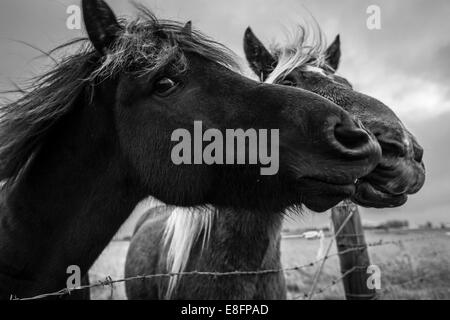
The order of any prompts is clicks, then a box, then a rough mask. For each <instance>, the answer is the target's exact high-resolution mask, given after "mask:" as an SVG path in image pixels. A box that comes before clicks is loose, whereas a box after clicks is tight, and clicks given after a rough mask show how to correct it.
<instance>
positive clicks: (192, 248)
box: [125, 27, 425, 299]
mask: <svg viewBox="0 0 450 320" xmlns="http://www.w3.org/2000/svg"><path fill="white" fill-rule="evenodd" d="M311 30H312V31H308V30H306V29H303V28H301V29H299V32H298V33H297V34H296V37H295V38H294V39H293V40H291V43H289V44H287V45H286V46H285V47H283V48H281V49H280V48H278V49H277V50H276V51H275V52H274V53H273V54H272V53H269V51H268V50H267V49H265V47H264V46H263V45H262V43H261V42H260V41H259V40H258V39H257V38H256V37H255V36H254V34H253V33H252V31H251V30H250V29H248V30H247V31H246V33H245V38H244V49H245V53H246V56H247V59H248V61H249V63H250V66H251V67H252V69H253V70H254V71H255V73H256V74H257V75H259V76H261V80H263V81H267V80H268V81H270V82H276V83H280V84H284V85H287V86H295V87H298V88H304V89H307V90H310V91H314V92H316V93H318V94H320V95H322V96H324V97H326V98H328V99H330V100H332V101H334V102H335V103H337V104H339V105H340V106H342V107H343V108H344V109H346V110H348V111H349V112H350V113H351V114H353V115H354V116H356V117H357V118H358V119H359V120H360V121H362V122H363V123H365V124H367V126H368V127H370V128H371V130H373V132H374V133H375V134H376V136H377V138H378V139H379V142H380V145H381V146H382V150H383V160H382V162H381V163H380V165H379V166H378V167H377V168H376V169H375V170H374V171H373V172H372V173H371V174H369V175H368V176H366V177H364V178H363V179H359V182H358V183H357V187H358V189H357V190H359V191H358V193H356V195H355V196H354V197H353V198H352V199H353V200H354V201H355V202H357V203H360V204H362V205H365V206H372V207H394V206H400V205H402V204H403V203H404V202H405V201H406V195H407V194H411V193H414V192H417V191H418V190H419V189H420V188H421V187H422V185H423V183H424V177H425V171H424V166H423V163H422V154H423V151H422V148H421V147H420V146H419V145H418V144H417V142H416V140H415V139H414V137H413V136H412V135H411V134H410V133H409V132H408V131H406V129H405V127H404V126H403V124H402V123H401V121H400V120H399V119H398V118H397V117H396V115H395V114H394V113H393V112H392V110H390V109H389V108H388V107H387V106H385V105H384V104H382V103H381V102H379V101H377V100H375V99H373V98H371V97H368V96H365V95H363V94H361V93H358V92H356V91H354V90H352V86H351V84H350V83H349V82H348V81H347V80H346V79H344V78H342V77H340V76H337V75H336V74H335V72H336V70H337V68H338V65H339V61H340V55H341V51H340V39H339V37H337V38H336V40H335V41H334V42H333V43H332V44H331V46H330V47H328V48H327V49H326V46H325V45H324V43H323V42H322V41H321V39H322V38H323V37H322V36H321V31H320V29H319V28H318V27H317V28H311ZM314 30H317V32H318V33H319V34H312V35H311V34H308V32H309V33H311V32H313V31H314ZM308 36H309V37H310V38H309V39H308ZM311 38H313V39H316V41H313V40H311ZM308 40H310V41H308ZM316 191H317V195H318V196H320V194H322V195H323V196H324V197H326V193H325V192H323V191H322V190H321V189H317V190H316ZM305 197H306V195H305ZM282 221H283V214H282V213H281V212H279V211H274V212H272V214H266V215H261V214H260V212H258V211H250V210H229V209H225V210H222V209H217V210H203V211H201V210H200V211H195V210H191V211H189V210H186V209H181V208H172V207H168V208H167V207H158V208H155V209H151V210H149V211H148V212H146V213H145V214H144V215H143V216H142V217H141V219H140V220H139V222H138V223H137V226H136V229H135V235H134V236H133V239H132V242H131V245H130V248H129V251H128V255H127V261H126V267H125V273H126V276H133V275H139V274H154V273H167V272H174V273H178V272H183V271H194V270H197V271H213V272H214V271H215V272H230V271H236V270H238V271H254V270H279V269H280V268H281V259H280V239H281V225H282ZM126 290H127V295H128V297H129V298H131V299H161V298H170V299H285V298H286V287H285V279H284V275H283V273H282V272H271V273H267V274H260V275H239V276H233V275H226V276H219V277H214V276H197V275H194V276H192V275H189V276H183V277H180V276H177V277H175V276H174V277H171V278H170V280H168V279H167V278H162V279H152V280H146V281H134V282H129V283H127V284H126Z"/></svg>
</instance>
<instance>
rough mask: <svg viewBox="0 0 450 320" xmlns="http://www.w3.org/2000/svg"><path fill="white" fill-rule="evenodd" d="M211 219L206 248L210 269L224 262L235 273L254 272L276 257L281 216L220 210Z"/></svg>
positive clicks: (277, 214)
mask: <svg viewBox="0 0 450 320" xmlns="http://www.w3.org/2000/svg"><path fill="white" fill-rule="evenodd" d="M214 219H215V220H214V223H213V228H212V231H211V236H210V239H209V241H208V244H207V246H206V249H205V250H206V251H207V254H205V257H206V256H209V258H208V261H209V264H211V265H210V267H212V268H213V270H219V269H221V268H223V266H224V263H223V262H224V261H227V265H229V266H230V268H233V269H235V270H243V271H251V270H257V269H260V268H262V267H263V265H264V264H265V263H266V262H268V260H270V258H271V257H273V256H274V255H277V254H278V251H279V241H280V236H281V225H282V221H283V215H282V214H281V213H261V212H251V211H246V210H232V209H223V210H219V212H218V213H217V214H216V216H215V218H214ZM222 271H234V270H222Z"/></svg>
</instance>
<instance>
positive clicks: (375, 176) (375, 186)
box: [352, 159, 425, 208]
mask: <svg viewBox="0 0 450 320" xmlns="http://www.w3.org/2000/svg"><path fill="white" fill-rule="evenodd" d="M424 182H425V169H424V166H423V164H422V163H417V162H415V161H408V160H406V159H399V160H398V161H395V162H393V161H390V163H389V165H387V162H384V163H383V162H382V163H381V164H380V166H379V167H377V168H376V169H375V170H374V171H373V172H372V173H371V174H369V175H368V176H366V177H364V178H362V179H360V180H359V182H358V184H357V186H356V193H355V195H354V196H353V197H352V200H353V201H354V202H355V203H357V204H359V205H362V206H364V207H372V208H389V207H391V208H392V207H400V206H402V205H404V204H405V203H406V201H407V200H408V195H410V194H414V193H417V192H418V191H419V190H420V189H421V188H422V187H423V185H424Z"/></svg>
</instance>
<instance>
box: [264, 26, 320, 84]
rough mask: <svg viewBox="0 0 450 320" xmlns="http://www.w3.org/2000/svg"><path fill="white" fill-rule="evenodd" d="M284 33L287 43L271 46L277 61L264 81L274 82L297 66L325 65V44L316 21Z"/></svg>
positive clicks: (316, 66) (318, 66)
mask: <svg viewBox="0 0 450 320" xmlns="http://www.w3.org/2000/svg"><path fill="white" fill-rule="evenodd" d="M286 35H287V36H286V38H287V45H285V46H279V45H275V46H272V50H271V51H272V54H273V55H274V56H275V57H277V59H278V63H277V66H276V67H275V69H274V70H273V71H272V73H271V74H270V75H269V76H268V77H267V79H266V81H265V82H266V83H276V82H277V81H279V80H282V79H283V78H284V77H286V76H287V75H288V74H289V73H291V72H292V71H294V70H295V69H297V68H299V67H315V68H321V67H323V66H325V65H326V62H325V60H326V49H327V44H326V40H325V36H324V34H323V32H322V30H321V28H320V26H319V24H318V23H317V21H315V20H312V21H311V22H309V23H305V26H301V25H299V26H297V28H296V29H295V30H294V31H293V32H287V33H286Z"/></svg>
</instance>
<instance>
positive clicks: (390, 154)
mask: <svg viewBox="0 0 450 320" xmlns="http://www.w3.org/2000/svg"><path fill="white" fill-rule="evenodd" d="M297 39H301V40H300V42H301V41H303V40H304V39H305V37H304V35H303V36H301V37H298V38H297ZM322 47H323V46H322ZM244 49H245V53H246V57H247V60H248V61H249V64H250V66H251V68H252V69H253V71H254V72H255V73H256V74H257V75H259V76H260V77H261V80H263V81H266V82H270V83H278V84H282V85H286V86H292V87H297V88H302V89H305V90H308V91H311V92H314V93H317V94H319V95H321V96H323V97H325V98H327V99H329V100H331V101H333V102H334V103H336V104H338V105H339V106H341V107H342V108H343V109H344V110H346V111H347V112H349V113H350V114H351V115H353V116H354V117H356V118H357V119H359V120H360V121H361V122H362V123H363V124H364V126H365V127H366V128H367V129H369V130H370V131H371V132H372V133H373V134H374V135H375V136H376V138H377V140H378V142H379V144H380V146H381V148H382V152H383V157H382V160H381V162H380V164H379V165H378V167H377V168H376V169H375V170H374V171H373V172H371V173H370V174H369V175H367V176H366V177H364V178H362V179H359V181H358V183H357V191H356V194H355V195H354V196H353V198H352V199H353V201H355V202H356V203H358V204H360V205H363V206H368V207H380V208H383V207H397V206H401V205H403V204H404V203H405V202H406V201H407V199H408V195H410V194H414V193H416V192H418V191H419V190H420V189H421V188H422V186H423V184H424V182H425V166H424V163H423V159H422V158H423V153H424V152H423V148H422V147H421V146H420V145H419V143H418V142H417V140H416V138H415V137H414V136H413V135H412V134H411V133H410V132H409V131H408V130H407V129H406V127H405V126H404V125H403V123H402V122H401V121H400V119H399V118H398V117H397V116H396V115H395V113H394V112H393V111H392V110H391V109H390V108H389V107H387V106H386V105H385V104H383V103H382V102H380V101H379V100H377V99H374V98H372V97H369V96H367V95H364V94H362V93H359V92H357V91H355V90H353V87H352V85H351V84H350V82H349V81H347V80H346V79H345V78H343V77H341V76H338V75H337V74H336V70H337V69H338V67H339V62H340V57H341V49H340V37H339V36H337V37H336V39H335V40H334V42H333V43H332V44H331V46H330V47H328V49H326V50H323V49H322V50H321V49H320V46H319V45H318V44H316V48H314V46H313V48H309V49H306V50H305V47H304V43H293V44H290V45H289V46H287V47H286V48H278V49H277V50H275V51H273V52H270V51H269V50H267V49H266V48H265V47H264V45H263V44H262V43H261V41H259V40H258V38H256V36H255V35H254V34H253V32H252V30H251V29H250V28H248V29H247V31H246V33H245V37H244Z"/></svg>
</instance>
